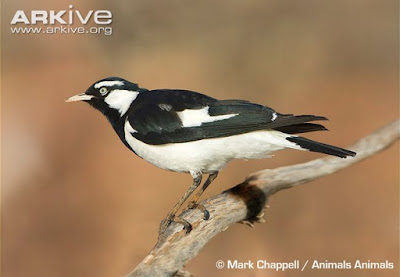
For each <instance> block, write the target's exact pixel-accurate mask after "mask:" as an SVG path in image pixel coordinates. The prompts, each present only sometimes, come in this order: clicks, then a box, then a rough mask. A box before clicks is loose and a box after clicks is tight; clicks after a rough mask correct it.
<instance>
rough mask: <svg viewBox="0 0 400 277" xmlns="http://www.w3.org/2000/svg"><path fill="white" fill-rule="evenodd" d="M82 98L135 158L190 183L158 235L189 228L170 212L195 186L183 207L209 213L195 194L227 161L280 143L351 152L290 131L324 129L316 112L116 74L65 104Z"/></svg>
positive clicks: (262, 154) (261, 154)
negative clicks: (141, 82)
mask: <svg viewBox="0 0 400 277" xmlns="http://www.w3.org/2000/svg"><path fill="white" fill-rule="evenodd" d="M73 101H84V102H87V103H89V104H90V105H91V106H93V107H94V108H96V109H97V110H99V111H100V112H102V113H103V114H104V115H105V116H106V118H107V119H108V121H109V122H110V123H111V125H112V126H113V128H114V130H115V132H116V133H117V134H118V136H119V138H120V139H121V140H122V142H123V143H124V144H125V146H126V147H128V148H129V149H130V150H132V151H133V152H134V153H135V154H136V155H138V156H139V157H141V158H143V159H145V160H146V161H148V162H150V163H152V164H154V165H156V166H158V167H160V168H163V169H167V170H171V171H175V172H185V173H190V174H191V175H192V177H193V184H192V185H191V186H190V188H189V189H188V190H187V192H186V193H185V194H184V196H183V197H182V198H181V199H180V200H179V201H178V203H177V204H176V205H175V206H174V207H173V209H172V210H171V211H170V212H169V213H168V215H167V217H166V218H165V219H164V220H163V221H162V222H161V225H160V231H159V232H160V233H162V232H164V231H165V230H166V228H167V227H168V225H169V224H170V223H171V222H172V221H175V222H179V223H181V224H183V225H184V228H185V229H186V232H190V230H191V225H190V224H189V223H188V222H187V221H186V220H184V219H182V218H180V217H178V216H175V214H176V212H177V211H178V210H179V208H180V207H181V206H182V205H183V203H184V202H185V201H186V200H187V199H188V198H189V196H190V195H191V194H192V193H193V192H194V191H195V189H196V188H197V187H198V186H199V185H200V183H201V180H202V174H209V176H208V178H207V180H206V181H205V183H204V184H203V186H202V187H201V189H200V190H199V191H198V193H197V194H196V195H195V196H194V197H193V199H192V200H191V201H190V203H189V205H188V208H198V209H200V210H202V211H203V213H204V219H208V218H209V216H210V215H209V213H208V211H207V210H206V209H205V208H204V207H203V206H201V205H198V204H197V201H198V199H199V197H200V195H201V194H202V193H203V192H204V190H205V189H206V188H207V187H208V186H209V185H210V184H211V182H212V181H213V180H214V179H215V178H216V177H217V175H218V172H219V171H220V170H221V169H223V168H224V167H225V166H226V165H227V163H228V162H229V161H231V160H233V159H261V158H266V157H269V156H270V154H271V153H272V152H273V151H277V150H280V149H284V148H291V149H297V150H308V151H313V152H320V153H325V154H328V155H333V156H337V157H340V158H345V157H347V156H355V155H356V153H355V152H352V151H349V150H346V149H343V148H339V147H336V146H332V145H328V144H323V143H320V142H316V141H312V140H309V139H306V138H304V137H300V136H297V135H295V134H298V133H305V132H312V131H320V130H326V129H325V127H324V126H322V125H320V124H315V123H309V122H311V121H316V120H326V118H325V117H322V116H315V115H292V114H281V113H278V112H276V111H274V110H273V109H271V108H268V107H265V106H262V105H259V104H254V103H251V102H249V101H245V100H217V99H215V98H212V97H209V96H206V95H204V94H200V93H197V92H194V91H188V90H178V89H157V90H147V89H145V88H141V87H139V86H138V85H137V84H134V83H131V82H129V81H127V80H124V79H122V78H117V77H111V78H106V79H103V80H100V81H98V82H96V83H94V84H93V85H92V86H91V87H89V88H88V89H87V91H86V92H85V93H82V94H78V95H75V96H72V97H70V98H68V99H67V102H73Z"/></svg>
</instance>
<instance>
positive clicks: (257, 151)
mask: <svg viewBox="0 0 400 277" xmlns="http://www.w3.org/2000/svg"><path fill="white" fill-rule="evenodd" d="M125 129H126V128H125ZM287 136H288V135H287V134H284V133H281V132H278V131H255V132H250V133H246V134H241V135H235V136H231V137H225V138H212V139H203V140H197V141H191V142H183V143H176V144H164V145H149V144H146V143H143V142H141V141H140V140H138V139H136V138H134V137H133V136H132V135H131V133H130V132H129V131H127V130H125V139H126V141H127V142H128V144H129V145H130V146H131V148H132V149H133V150H134V151H135V152H136V154H137V155H138V156H140V157H141V158H143V159H145V160H146V161H148V162H150V163H152V164H154V165H156V166H158V167H160V168H163V169H167V170H171V171H176V172H190V171H200V172H202V173H210V172H215V171H219V170H221V169H222V168H224V167H225V166H226V164H227V163H228V162H229V161H230V160H232V159H261V158H266V157H268V156H269V154H270V153H271V152H273V151H277V150H280V149H283V148H295V149H300V147H298V146H297V145H296V144H294V143H292V142H290V141H288V140H286V137H287Z"/></svg>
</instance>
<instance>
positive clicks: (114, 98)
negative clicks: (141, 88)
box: [104, 89, 139, 116]
mask: <svg viewBox="0 0 400 277" xmlns="http://www.w3.org/2000/svg"><path fill="white" fill-rule="evenodd" d="M138 94H139V92H137V91H132V90H122V89H116V90H113V91H111V92H110V93H109V94H108V95H107V97H106V98H104V102H106V103H107V104H108V106H109V107H110V108H112V109H116V110H118V112H119V113H120V115H121V116H123V115H124V114H125V113H126V112H127V111H128V109H129V107H130V106H131V104H132V102H133V101H134V100H135V99H136V97H137V96H138Z"/></svg>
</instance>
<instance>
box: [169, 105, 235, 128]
mask: <svg viewBox="0 0 400 277" xmlns="http://www.w3.org/2000/svg"><path fill="white" fill-rule="evenodd" d="M209 108H210V107H209V106H207V107H204V108H202V109H198V110H183V111H181V112H177V114H178V116H179V118H180V120H181V121H182V127H198V126H201V124H203V123H207V122H215V121H219V120H224V119H228V118H231V117H234V116H237V115H238V114H237V113H236V114H224V115H215V116H210V114H209V113H208V109H209Z"/></svg>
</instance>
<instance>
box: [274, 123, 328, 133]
mask: <svg viewBox="0 0 400 277" xmlns="http://www.w3.org/2000/svg"><path fill="white" fill-rule="evenodd" d="M274 129H275V130H277V131H280V132H283V133H285V134H299V133H307V132H314V131H326V130H328V129H326V128H325V127H324V126H323V125H321V124H315V123H301V124H294V125H289V126H283V127H278V128H274Z"/></svg>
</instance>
